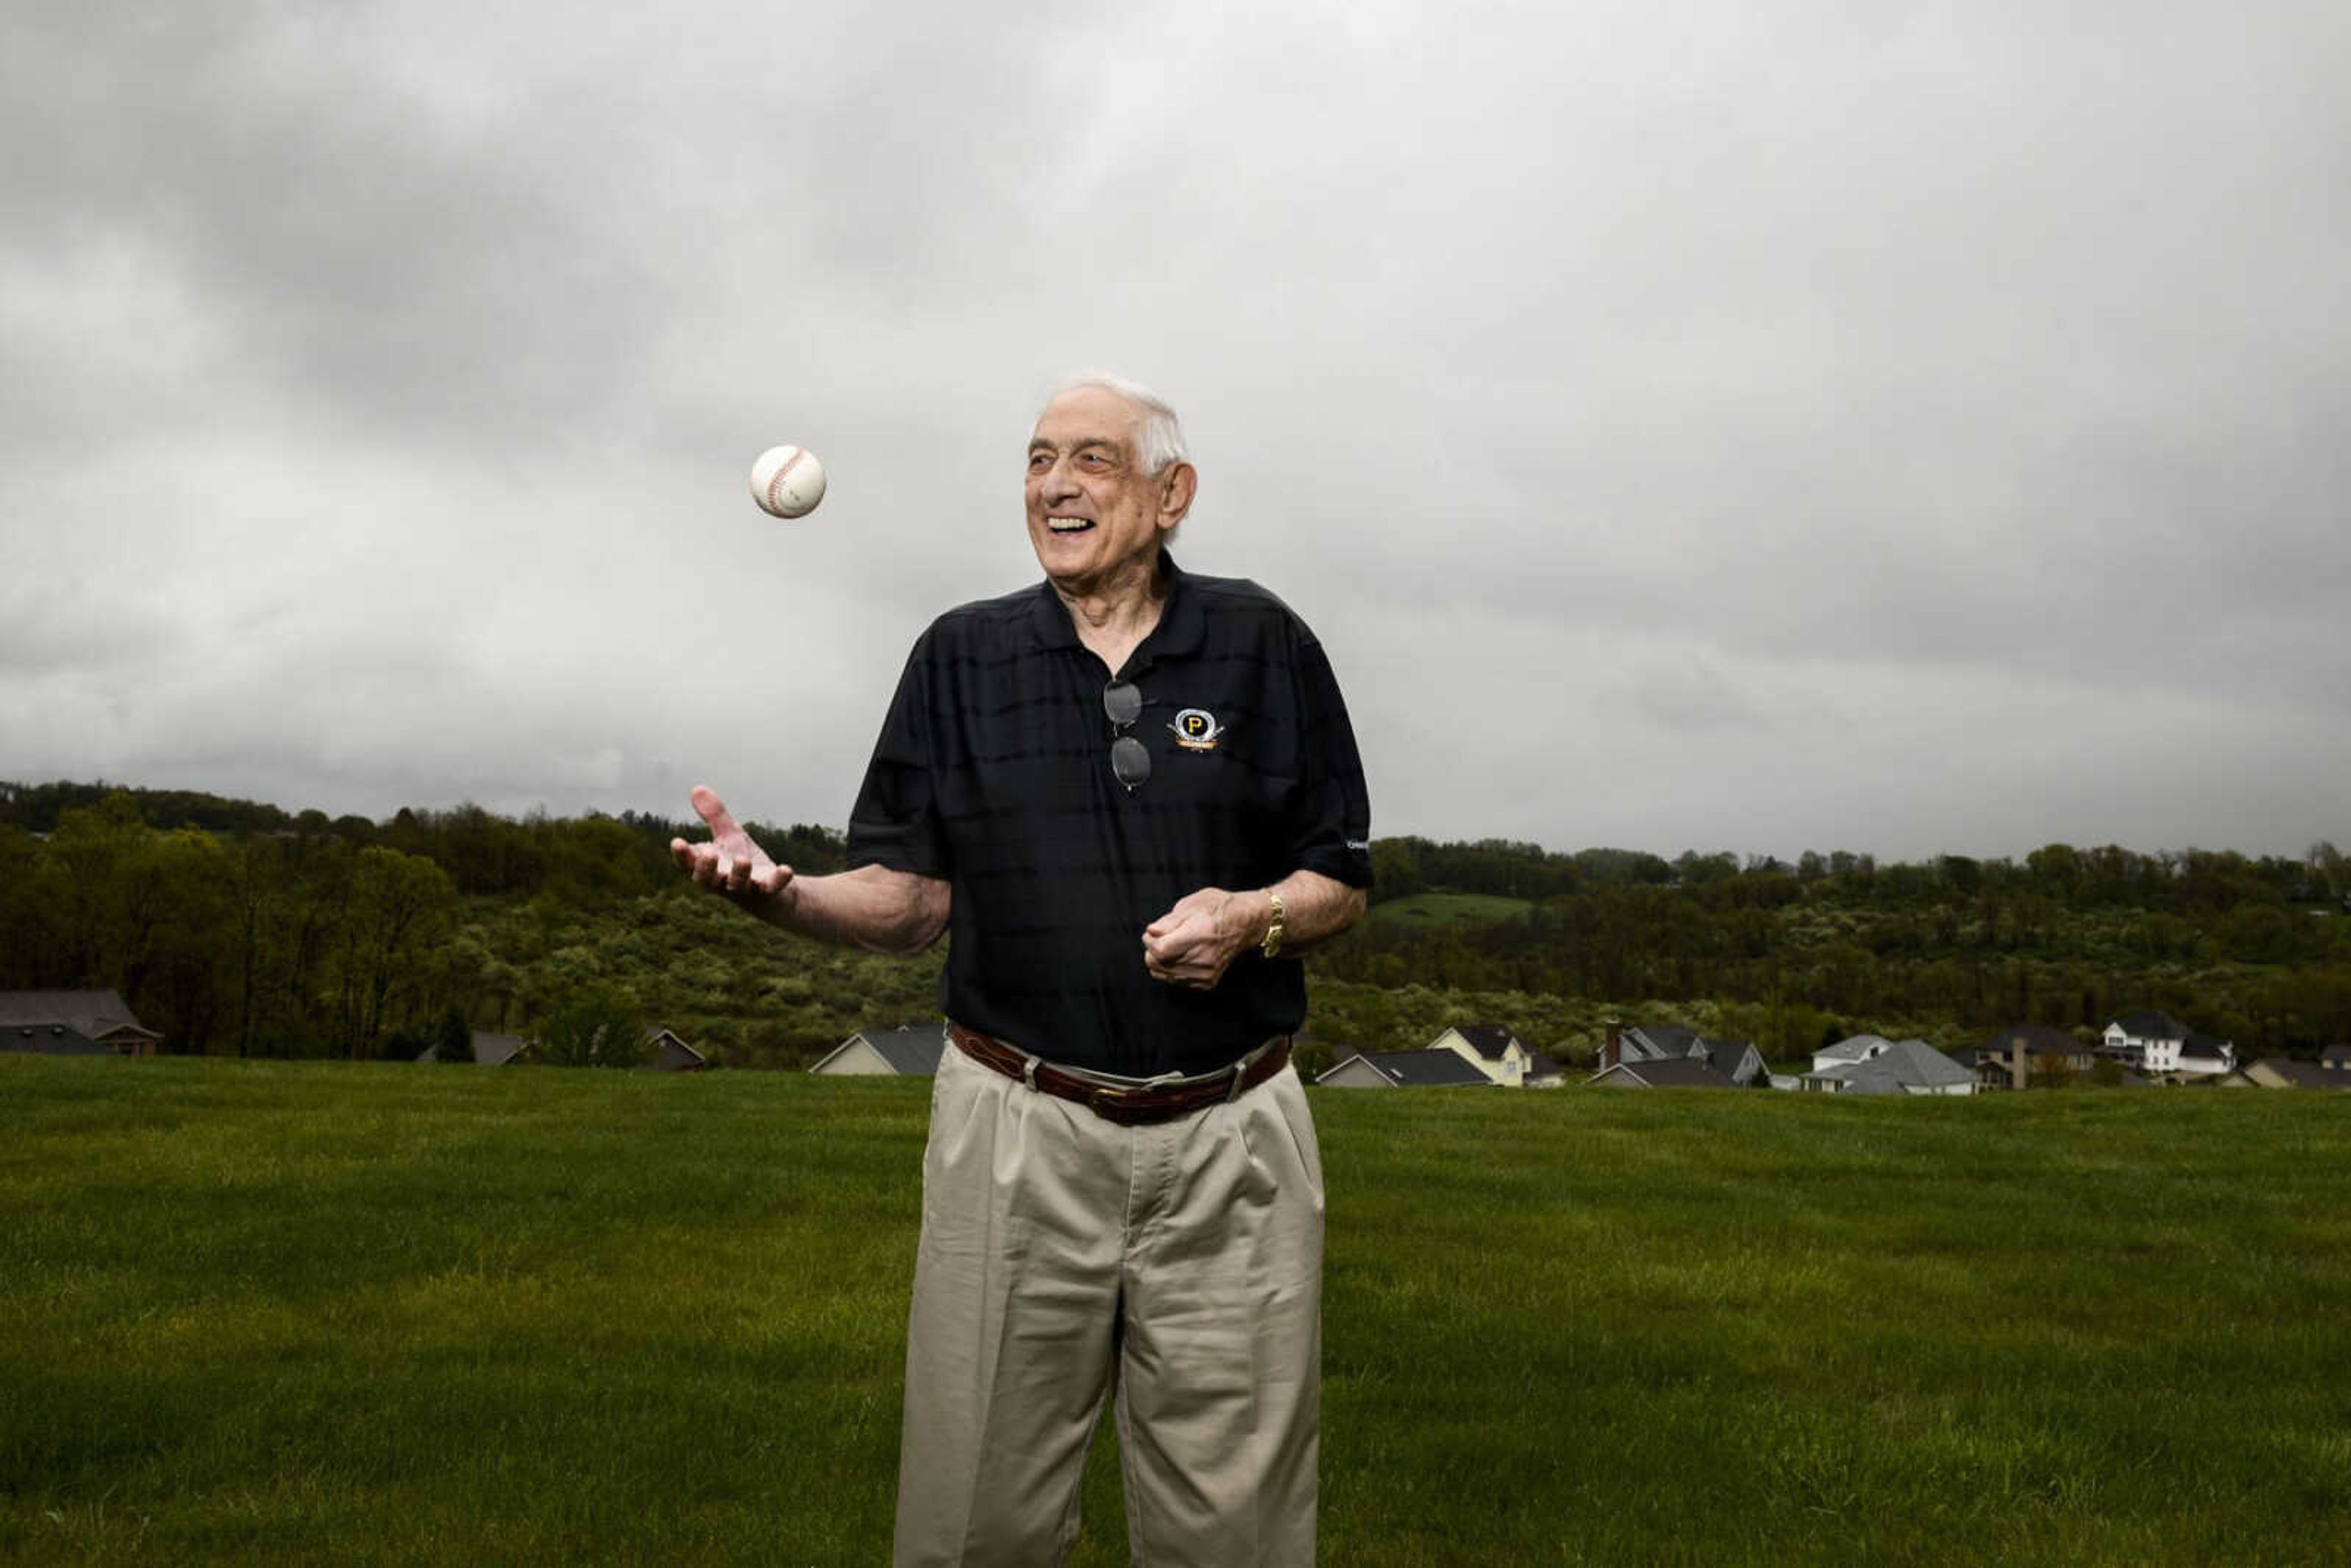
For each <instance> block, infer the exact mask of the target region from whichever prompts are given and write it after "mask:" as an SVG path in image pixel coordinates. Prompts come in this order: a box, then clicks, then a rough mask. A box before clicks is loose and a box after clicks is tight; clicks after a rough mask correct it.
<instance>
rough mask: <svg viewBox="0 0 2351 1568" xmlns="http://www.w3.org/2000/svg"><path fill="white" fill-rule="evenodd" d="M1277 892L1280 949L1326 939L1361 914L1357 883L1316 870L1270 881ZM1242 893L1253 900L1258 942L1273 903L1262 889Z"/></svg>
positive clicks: (1361, 898)
mask: <svg viewBox="0 0 2351 1568" xmlns="http://www.w3.org/2000/svg"><path fill="white" fill-rule="evenodd" d="M1273 891H1274V892H1276V893H1279V894H1281V907H1282V920H1281V950H1282V952H1284V953H1292V952H1296V951H1299V950H1301V949H1303V948H1307V947H1311V946H1314V945H1315V944H1316V943H1318V942H1327V941H1329V940H1330V939H1331V938H1332V937H1333V936H1338V935H1339V934H1340V933H1341V932H1343V931H1344V930H1346V929H1347V928H1348V927H1349V926H1351V925H1354V923H1355V922H1356V921H1358V920H1361V919H1362V918H1363V917H1364V904H1365V903H1366V898H1365V895H1364V890H1363V889H1362V888H1360V887H1349V886H1348V885H1347V884H1346V883H1343V882H1339V881H1336V880H1334V879H1333V878H1331V877H1327V876H1324V875H1323V874H1322V873H1320V872H1311V871H1294V872H1291V873H1290V874H1289V875H1288V876H1286V877H1283V878H1282V879H1281V880H1280V882H1277V883H1274V884H1273ZM1245 896H1247V897H1249V898H1250V899H1251V900H1253V901H1254V902H1255V904H1256V906H1257V908H1256V921H1257V925H1256V936H1255V937H1254V938H1253V940H1255V941H1257V942H1259V943H1262V942H1263V941H1264V940H1265V933H1266V928H1267V926H1268V925H1270V924H1271V923H1272V918H1273V904H1272V902H1271V901H1270V899H1268V898H1267V897H1266V896H1265V894H1263V893H1253V894H1246V895H1245Z"/></svg>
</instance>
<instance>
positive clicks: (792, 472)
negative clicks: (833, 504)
mask: <svg viewBox="0 0 2351 1568" xmlns="http://www.w3.org/2000/svg"><path fill="white" fill-rule="evenodd" d="M751 498H752V499H753V500H755V501H757V502H758V503H759V507H760V509H761V510H763V511H766V512H768V513H771V514H773V515H774V516H776V517H807V516H808V515H809V514H810V512H813V511H815V510H816V504H817V503H818V502H819V501H821V500H823V499H824V465H823V464H821V463H820V462H818V461H817V460H816V454H815V453H813V452H810V450H809V449H808V448H807V447H805V446H770V447H768V449H767V450H766V451H765V452H762V453H760V454H759V460H758V462H757V463H754V464H752V465H751Z"/></svg>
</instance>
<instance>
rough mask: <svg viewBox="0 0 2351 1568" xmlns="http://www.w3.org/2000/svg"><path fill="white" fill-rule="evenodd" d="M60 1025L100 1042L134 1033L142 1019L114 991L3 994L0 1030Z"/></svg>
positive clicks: (0, 992) (139, 1028)
mask: <svg viewBox="0 0 2351 1568" xmlns="http://www.w3.org/2000/svg"><path fill="white" fill-rule="evenodd" d="M28 1023H29V1024H42V1023H61V1024H63V1025H65V1026H66V1027H67V1028H68V1029H70V1030H75V1031H77V1032H78V1033H80V1034H83V1035H86V1036H88V1037H89V1039H91V1040H98V1039H100V1038H102V1037H103V1036H105V1035H106V1034H108V1033H110V1031H112V1030H118V1029H124V1028H129V1029H135V1030H139V1032H140V1033H141V1034H152V1033H154V1032H155V1031H154V1030H150V1029H142V1028H141V1026H140V1022H139V1019H138V1016H137V1015H136V1014H134V1013H133V1012H132V1011H131V1009H130V1008H129V1007H128V1006H126V1005H125V1004H124V1002H123V1000H122V997H121V995H120V993H119V992H115V991H0V1026H5V1025H11V1024H15V1025H23V1024H28Z"/></svg>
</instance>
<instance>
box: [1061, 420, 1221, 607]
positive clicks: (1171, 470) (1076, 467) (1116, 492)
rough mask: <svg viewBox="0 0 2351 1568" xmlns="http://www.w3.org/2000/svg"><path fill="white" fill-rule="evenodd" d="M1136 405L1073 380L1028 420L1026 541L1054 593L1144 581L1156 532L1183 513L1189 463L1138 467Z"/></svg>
mask: <svg viewBox="0 0 2351 1568" xmlns="http://www.w3.org/2000/svg"><path fill="white" fill-rule="evenodd" d="M1136 423H1137V419H1136V410H1135V407H1134V404H1133V403H1131V402H1127V401H1126V400H1125V399H1124V398H1123V397H1121V396H1119V395H1118V394H1117V393H1116V392H1111V391H1109V390H1107V389H1106V388H1102V387H1081V388H1079V389H1077V390H1076V391H1074V392H1064V393H1062V394H1061V396H1060V397H1057V398H1055V399H1054V400H1053V401H1052V402H1050V403H1048V404H1047V405H1046V407H1045V412H1044V413H1041V414H1040V415H1039V416H1038V418H1037V429H1036V432H1035V434H1032V435H1031V436H1030V437H1029V483H1028V487H1027V493H1028V503H1029V545H1030V546H1031V547H1032V548H1033V549H1035V550H1036V552H1037V562H1038V564H1039V565H1040V566H1042V567H1043V568H1044V569H1045V575H1046V576H1047V577H1049V578H1050V579H1052V580H1053V586H1054V587H1056V588H1058V589H1060V590H1061V591H1062V592H1063V593H1069V594H1095V593H1101V592H1104V591H1121V590H1123V589H1126V588H1127V587H1128V586H1129V585H1133V586H1134V587H1135V588H1141V587H1143V586H1145V585H1147V584H1148V583H1149V582H1150V580H1151V577H1152V574H1153V572H1154V571H1155V570H1156V568H1157V566H1158V561H1159V542H1160V538H1161V537H1162V536H1163V534H1164V533H1165V530H1167V529H1169V528H1174V527H1175V525H1176V524H1177V523H1180V522H1182V521H1183V520H1184V514H1185V513H1186V511H1187V510H1189V509H1190V507H1191V505H1192V493H1193V489H1194V486H1195V484H1196V480H1195V478H1194V476H1193V473H1192V465H1190V464H1188V463H1171V464H1169V465H1167V466H1166V467H1165V468H1163V469H1161V470H1160V471H1159V472H1158V473H1156V474H1147V473H1144V471H1143V464H1142V459H1141V455H1140V454H1139V453H1138V452H1137V451H1136V443H1135V434H1136V430H1135V427H1136Z"/></svg>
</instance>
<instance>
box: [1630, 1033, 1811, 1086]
mask: <svg viewBox="0 0 2351 1568" xmlns="http://www.w3.org/2000/svg"><path fill="white" fill-rule="evenodd" d="M1690 1060H1698V1061H1705V1062H1707V1063H1708V1064H1709V1065H1710V1066H1712V1067H1713V1068H1714V1070H1715V1071H1717V1072H1719V1073H1721V1074H1722V1076H1723V1077H1725V1078H1727V1079H1729V1081H1730V1082H1732V1083H1733V1084H1735V1085H1737V1086H1738V1087H1740V1088H1741V1089H1745V1088H1750V1087H1751V1086H1753V1085H1754V1084H1757V1083H1760V1082H1763V1081H1764V1080H1765V1079H1766V1078H1767V1077H1768V1076H1769V1070H1768V1069H1767V1068H1766V1067H1765V1066H1764V1064H1763V1053H1762V1052H1761V1051H1758V1050H1756V1049H1755V1047H1754V1046H1753V1044H1751V1043H1750V1042H1749V1041H1747V1040H1708V1039H1706V1038H1705V1037H1704V1036H1702V1035H1700V1034H1699V1033H1698V1030H1694V1029H1688V1028H1686V1027H1684V1026H1683V1025H1681V1024H1677V1023H1665V1024H1635V1025H1633V1026H1631V1027H1630V1028H1626V1027H1625V1026H1623V1025H1621V1024H1619V1023H1618V1022H1617V1021H1616V1020H1615V1019H1609V1020H1608V1032H1607V1035H1606V1038H1605V1039H1604V1040H1602V1042H1601V1046H1600V1058H1599V1060H1598V1061H1596V1062H1595V1063H1594V1064H1593V1065H1594V1066H1595V1067H1597V1068H1598V1070H1599V1071H1600V1072H1605V1071H1608V1070H1609V1069H1610V1068H1612V1067H1617V1066H1622V1065H1623V1064H1625V1063H1626V1062H1642V1061H1690ZM1593 1082H1599V1077H1598V1073H1595V1074H1594V1075H1593Z"/></svg>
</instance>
